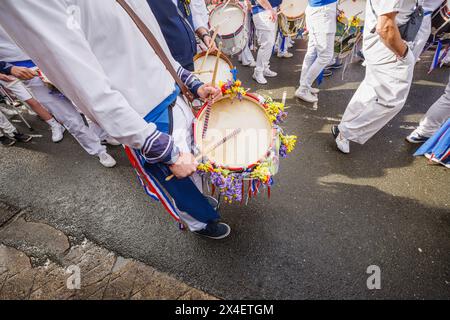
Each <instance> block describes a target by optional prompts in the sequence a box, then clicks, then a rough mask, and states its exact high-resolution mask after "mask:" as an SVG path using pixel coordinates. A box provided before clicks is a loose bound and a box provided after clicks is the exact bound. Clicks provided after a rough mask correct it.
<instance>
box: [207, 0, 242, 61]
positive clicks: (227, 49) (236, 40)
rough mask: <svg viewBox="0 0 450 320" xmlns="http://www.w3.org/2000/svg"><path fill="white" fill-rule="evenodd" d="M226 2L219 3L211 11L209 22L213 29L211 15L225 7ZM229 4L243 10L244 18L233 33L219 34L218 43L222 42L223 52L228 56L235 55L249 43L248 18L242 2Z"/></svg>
mask: <svg viewBox="0 0 450 320" xmlns="http://www.w3.org/2000/svg"><path fill="white" fill-rule="evenodd" d="M224 6H225V4H220V5H217V6H216V7H215V8H214V9H213V10H212V11H211V13H210V20H209V22H208V24H209V28H210V29H213V27H214V26H213V25H212V23H211V17H212V16H213V15H214V13H215V12H217V11H218V10H221V9H222V8H224ZM228 6H235V7H238V8H240V9H241V10H242V12H243V20H242V22H241V26H240V27H239V28H238V29H237V30H236V31H234V32H233V33H229V34H220V29H219V33H218V34H217V38H216V43H217V44H219V43H220V42H222V52H223V53H225V54H226V55H228V56H235V55H238V54H240V53H242V51H243V50H244V48H245V46H246V45H247V44H248V32H247V26H246V19H247V14H246V12H245V10H244V8H243V7H242V5H240V4H228Z"/></svg>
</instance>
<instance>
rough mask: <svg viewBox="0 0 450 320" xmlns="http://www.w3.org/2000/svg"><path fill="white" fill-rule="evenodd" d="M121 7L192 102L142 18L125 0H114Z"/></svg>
mask: <svg viewBox="0 0 450 320" xmlns="http://www.w3.org/2000/svg"><path fill="white" fill-rule="evenodd" d="M116 1H117V2H118V3H119V4H120V5H121V6H122V8H123V9H124V10H125V11H126V12H127V13H128V15H129V16H130V18H131V19H132V20H133V21H134V23H135V24H136V26H137V27H138V29H139V30H140V31H141V32H142V34H143V36H144V37H145V39H146V40H147V42H148V43H149V44H150V46H151V47H152V48H153V50H154V51H155V53H156V55H157V56H158V57H159V59H160V60H161V61H162V63H163V64H164V65H165V67H166V69H167V71H169V73H170V74H171V75H172V77H173V79H174V80H175V82H176V83H177V84H178V86H179V87H180V89H181V92H182V93H183V95H184V96H185V97H186V98H187V99H188V100H189V101H190V102H192V101H193V100H194V95H193V94H192V92H190V91H189V89H188V88H187V86H186V85H185V84H184V82H183V81H181V79H180V77H179V76H178V74H177V72H176V71H175V69H174V67H173V66H172V64H171V63H170V60H169V58H168V57H167V55H166V53H165V52H164V50H163V48H162V47H161V45H160V44H159V43H158V40H156V38H155V36H154V35H153V33H152V32H151V31H150V29H149V28H148V27H147V26H146V25H145V23H144V22H143V21H142V19H141V18H140V17H139V16H138V15H137V14H136V13H135V12H134V11H133V9H132V8H131V7H130V5H129V4H128V3H127V2H126V0H116Z"/></svg>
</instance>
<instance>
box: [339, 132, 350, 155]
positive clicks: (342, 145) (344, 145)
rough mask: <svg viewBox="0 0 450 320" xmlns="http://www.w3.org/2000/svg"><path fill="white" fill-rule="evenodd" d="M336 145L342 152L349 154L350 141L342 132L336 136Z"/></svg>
mask: <svg viewBox="0 0 450 320" xmlns="http://www.w3.org/2000/svg"><path fill="white" fill-rule="evenodd" d="M336 145H337V147H338V149H339V151H341V152H342V153H345V154H349V153H350V141H349V140H347V139H345V138H344V137H343V136H342V134H340V133H339V135H338V137H337V138H336Z"/></svg>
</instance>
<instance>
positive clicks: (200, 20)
mask: <svg viewBox="0 0 450 320" xmlns="http://www.w3.org/2000/svg"><path fill="white" fill-rule="evenodd" d="M172 2H173V3H174V4H175V6H177V7H178V0H172ZM189 7H190V9H191V12H192V20H193V22H194V29H195V31H197V30H198V29H200V28H206V29H208V22H209V13H208V9H207V8H206V2H205V0H191V3H190V5H189Z"/></svg>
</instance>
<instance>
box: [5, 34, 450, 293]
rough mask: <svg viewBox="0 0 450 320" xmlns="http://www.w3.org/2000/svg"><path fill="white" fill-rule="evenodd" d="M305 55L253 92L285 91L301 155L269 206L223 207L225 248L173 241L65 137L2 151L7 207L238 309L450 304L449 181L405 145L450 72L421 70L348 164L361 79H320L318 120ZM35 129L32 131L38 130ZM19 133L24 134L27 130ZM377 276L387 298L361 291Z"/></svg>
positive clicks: (141, 197) (156, 210) (133, 185)
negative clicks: (253, 302) (345, 143)
mask: <svg viewBox="0 0 450 320" xmlns="http://www.w3.org/2000/svg"><path fill="white" fill-rule="evenodd" d="M302 47H303V44H302V43H301V42H300V41H299V43H298V45H297V49H296V50H297V52H296V56H295V57H294V58H293V59H291V60H280V59H277V58H273V69H274V70H276V71H278V72H279V73H280V76H279V77H278V78H277V79H275V80H270V82H269V85H268V86H266V87H263V86H256V85H255V83H254V82H253V81H252V80H251V77H250V76H251V74H250V70H249V69H245V68H243V69H241V72H240V78H241V79H242V80H243V81H244V83H245V84H246V86H249V87H253V88H255V89H257V91H258V92H260V93H263V92H264V93H270V94H271V95H272V96H273V97H274V98H277V99H281V97H282V95H283V92H284V91H286V92H287V96H288V101H287V103H288V105H289V106H290V109H289V119H288V123H287V125H286V127H287V129H288V131H289V132H292V133H295V134H297V135H298V136H299V139H300V144H299V146H298V148H297V151H296V152H295V153H294V154H293V155H292V156H291V157H290V158H289V159H287V160H285V161H284V162H283V163H282V168H281V172H280V174H278V175H277V176H276V186H275V187H274V188H273V192H272V197H271V199H270V200H268V199H267V198H266V197H264V196H262V197H260V198H258V199H256V200H253V201H251V202H250V203H249V204H248V206H238V205H231V206H228V205H225V206H223V207H222V214H223V218H224V220H225V221H227V222H228V223H229V224H230V225H231V226H232V228H233V233H232V235H231V237H230V238H229V239H227V240H225V241H221V242H213V241H207V240H203V239H200V238H198V237H196V236H194V235H192V234H190V233H188V232H180V231H178V228H177V225H176V224H175V223H174V222H173V220H172V219H171V218H170V217H169V215H168V214H167V213H165V211H163V209H162V208H161V207H160V206H159V205H158V204H157V203H154V202H152V201H151V200H149V199H148V198H147V197H146V195H145V194H144V192H143V191H142V190H141V188H140V186H139V185H138V182H137V179H136V177H135V175H134V173H133V171H132V169H131V167H130V165H129V164H128V162H127V160H126V157H125V155H124V153H123V151H122V149H121V148H120V147H116V148H114V149H112V151H111V153H112V154H113V155H114V156H115V157H116V158H117V159H118V162H119V164H118V166H117V168H115V169H112V170H111V169H105V168H102V167H101V166H100V164H99V163H98V162H97V160H96V159H95V158H92V157H90V156H88V155H87V154H86V153H85V152H84V151H83V150H81V148H80V147H78V146H77V144H76V142H75V141H74V140H73V138H71V137H70V136H66V138H65V140H64V141H63V142H62V143H60V144H58V145H54V144H52V143H50V142H49V131H48V130H47V129H46V127H45V125H44V124H42V123H40V122H39V121H37V120H33V124H34V125H35V127H37V128H39V129H40V130H39V131H40V133H42V134H43V135H44V136H43V137H42V138H36V139H35V140H34V142H33V143H32V144H26V145H18V146H17V147H15V148H10V149H2V150H1V151H0V168H1V169H0V170H1V171H0V199H1V200H4V201H6V202H8V203H11V204H15V205H17V206H21V207H26V206H30V207H32V208H33V209H34V210H33V212H35V213H33V214H29V215H28V217H27V218H28V219H31V220H33V221H43V222H45V223H48V224H50V225H53V226H55V227H56V228H58V229H61V230H63V231H64V232H65V233H67V234H70V235H71V236H72V241H74V242H77V241H81V240H82V239H83V237H84V236H85V237H87V238H88V239H90V240H91V241H93V242H95V243H97V244H99V245H101V246H104V247H106V248H107V249H110V250H113V251H115V252H117V253H118V254H120V255H122V256H125V257H132V258H135V259H138V260H140V261H143V262H145V263H147V264H150V265H151V266H154V267H156V268H157V269H159V270H161V271H164V272H168V273H170V274H172V275H174V276H175V277H177V278H178V279H180V280H183V281H185V282H187V283H188V284H191V285H193V286H195V287H197V288H199V289H203V290H206V291H207V292H208V293H211V294H213V295H216V296H219V297H223V298H235V299H256V298H257V299H259V298H263V299H271V298H274V299H311V298H319V299H327V298H332V299H351V298H357V299H368V298H376V299H381V298H389V299H390V298H392V299H393V298H399V299H407V298H413V299H422V298H446V299H449V298H450V192H449V181H450V171H448V170H446V169H445V168H443V167H440V166H430V165H428V164H427V161H426V160H425V159H424V158H419V159H414V158H413V157H412V154H413V152H414V150H415V148H414V147H413V146H410V145H408V144H407V143H405V141H404V137H405V136H406V135H407V134H408V133H409V132H410V131H411V128H412V127H413V126H414V125H416V124H417V122H418V121H419V119H420V118H421V116H422V115H423V113H424V112H426V110H427V108H428V107H429V106H430V105H431V104H432V103H433V102H434V101H435V100H436V99H437V98H438V97H439V96H440V95H441V94H442V93H443V89H444V87H445V84H446V82H447V79H448V72H449V71H448V69H440V70H436V71H434V72H433V73H432V74H431V75H428V74H427V70H428V66H429V64H430V61H431V56H429V55H428V56H427V57H425V58H424V59H423V60H422V62H421V63H420V64H419V65H418V66H417V71H416V76H415V80H414V85H413V88H412V92H411V96H410V99H409V100H408V103H407V105H406V106H405V108H404V110H403V111H402V112H401V113H400V114H399V115H398V116H397V117H396V118H395V120H393V121H392V122H391V123H390V124H389V125H388V126H387V127H386V128H385V129H383V130H382V131H381V132H380V133H379V134H378V135H377V136H376V137H375V138H373V139H372V140H371V141H369V142H368V143H367V144H366V145H364V146H359V145H352V154H351V155H347V156H346V155H342V154H340V153H338V152H337V151H336V149H335V146H334V143H333V140H332V138H331V136H330V134H329V127H330V126H331V125H332V124H336V123H337V122H338V120H339V119H340V117H341V115H342V113H343V112H344V110H345V107H346V104H347V103H348V102H349V100H350V99H351V97H352V94H353V93H354V91H355V89H356V87H357V86H358V83H359V82H360V81H361V80H362V78H363V76H364V68H363V67H361V66H360V65H358V64H355V65H351V66H350V67H349V69H348V71H347V72H346V74H345V80H342V74H341V72H338V73H337V74H335V75H334V76H333V77H332V78H328V79H326V80H325V82H324V84H323V85H322V92H321V94H320V103H319V105H318V108H317V109H315V108H314V107H313V106H312V105H308V104H303V103H301V102H300V101H297V100H295V99H293V98H292V97H293V93H294V90H295V87H294V86H295V85H296V84H297V82H298V78H299V71H300V67H301V58H300V57H302V56H303V54H304V50H303V49H302ZM30 119H32V118H30ZM19 127H22V125H21V124H19ZM370 265H377V266H379V267H380V268H381V281H382V282H381V285H382V288H381V290H375V291H371V290H368V288H367V286H366V280H367V278H368V277H369V275H368V274H366V269H367V267H368V266H370Z"/></svg>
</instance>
